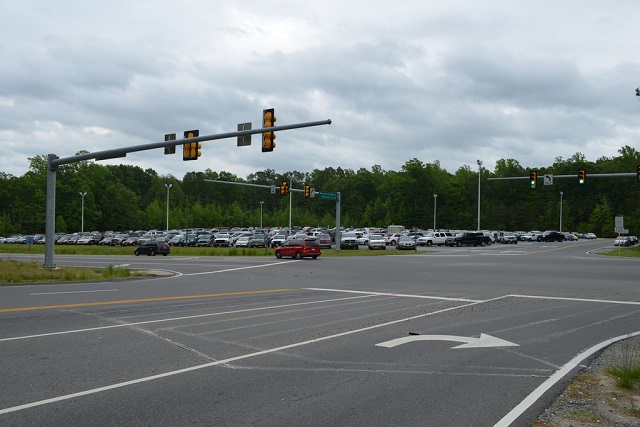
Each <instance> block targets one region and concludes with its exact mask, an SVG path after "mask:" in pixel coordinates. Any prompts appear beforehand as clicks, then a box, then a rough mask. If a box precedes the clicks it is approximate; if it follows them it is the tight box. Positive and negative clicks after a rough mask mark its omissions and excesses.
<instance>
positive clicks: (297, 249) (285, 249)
mask: <svg viewBox="0 0 640 427" xmlns="http://www.w3.org/2000/svg"><path fill="white" fill-rule="evenodd" d="M321 254H322V252H321V250H320V244H319V243H318V241H317V240H316V239H291V240H287V241H286V242H284V243H283V244H282V246H279V247H277V248H276V258H278V259H280V258H282V257H283V256H290V257H291V258H295V259H302V258H304V257H311V258H313V259H316V258H318V257H319V256H320V255H321Z"/></svg>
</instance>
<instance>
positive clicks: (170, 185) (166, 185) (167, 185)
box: [164, 182, 173, 190]
mask: <svg viewBox="0 0 640 427" xmlns="http://www.w3.org/2000/svg"><path fill="white" fill-rule="evenodd" d="M164 186H165V187H167V190H168V189H169V188H171V187H173V184H167V183H166V182H165V183H164Z"/></svg>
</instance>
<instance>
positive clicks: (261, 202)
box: [260, 200, 264, 230]
mask: <svg viewBox="0 0 640 427" xmlns="http://www.w3.org/2000/svg"><path fill="white" fill-rule="evenodd" d="M263 204H264V200H260V229H261V230H262V205H263Z"/></svg>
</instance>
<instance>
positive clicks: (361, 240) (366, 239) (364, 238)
mask: <svg viewBox="0 0 640 427" xmlns="http://www.w3.org/2000/svg"><path fill="white" fill-rule="evenodd" d="M369 236H370V234H363V235H362V236H360V237H358V239H357V240H358V245H368V244H369Z"/></svg>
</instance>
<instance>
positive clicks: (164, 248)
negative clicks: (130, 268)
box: [133, 240, 171, 256]
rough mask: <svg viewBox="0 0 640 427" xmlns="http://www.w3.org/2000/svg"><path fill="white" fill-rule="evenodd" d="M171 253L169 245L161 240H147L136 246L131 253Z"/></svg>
mask: <svg viewBox="0 0 640 427" xmlns="http://www.w3.org/2000/svg"><path fill="white" fill-rule="evenodd" d="M170 253H171V246H169V244H168V243H167V242H165V241H163V240H147V241H145V242H143V243H142V244H141V245H140V246H138V247H137V248H136V249H135V250H134V251H133V254H134V255H135V256H138V255H149V256H155V255H156V254H162V255H164V256H167V255H169V254H170Z"/></svg>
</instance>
